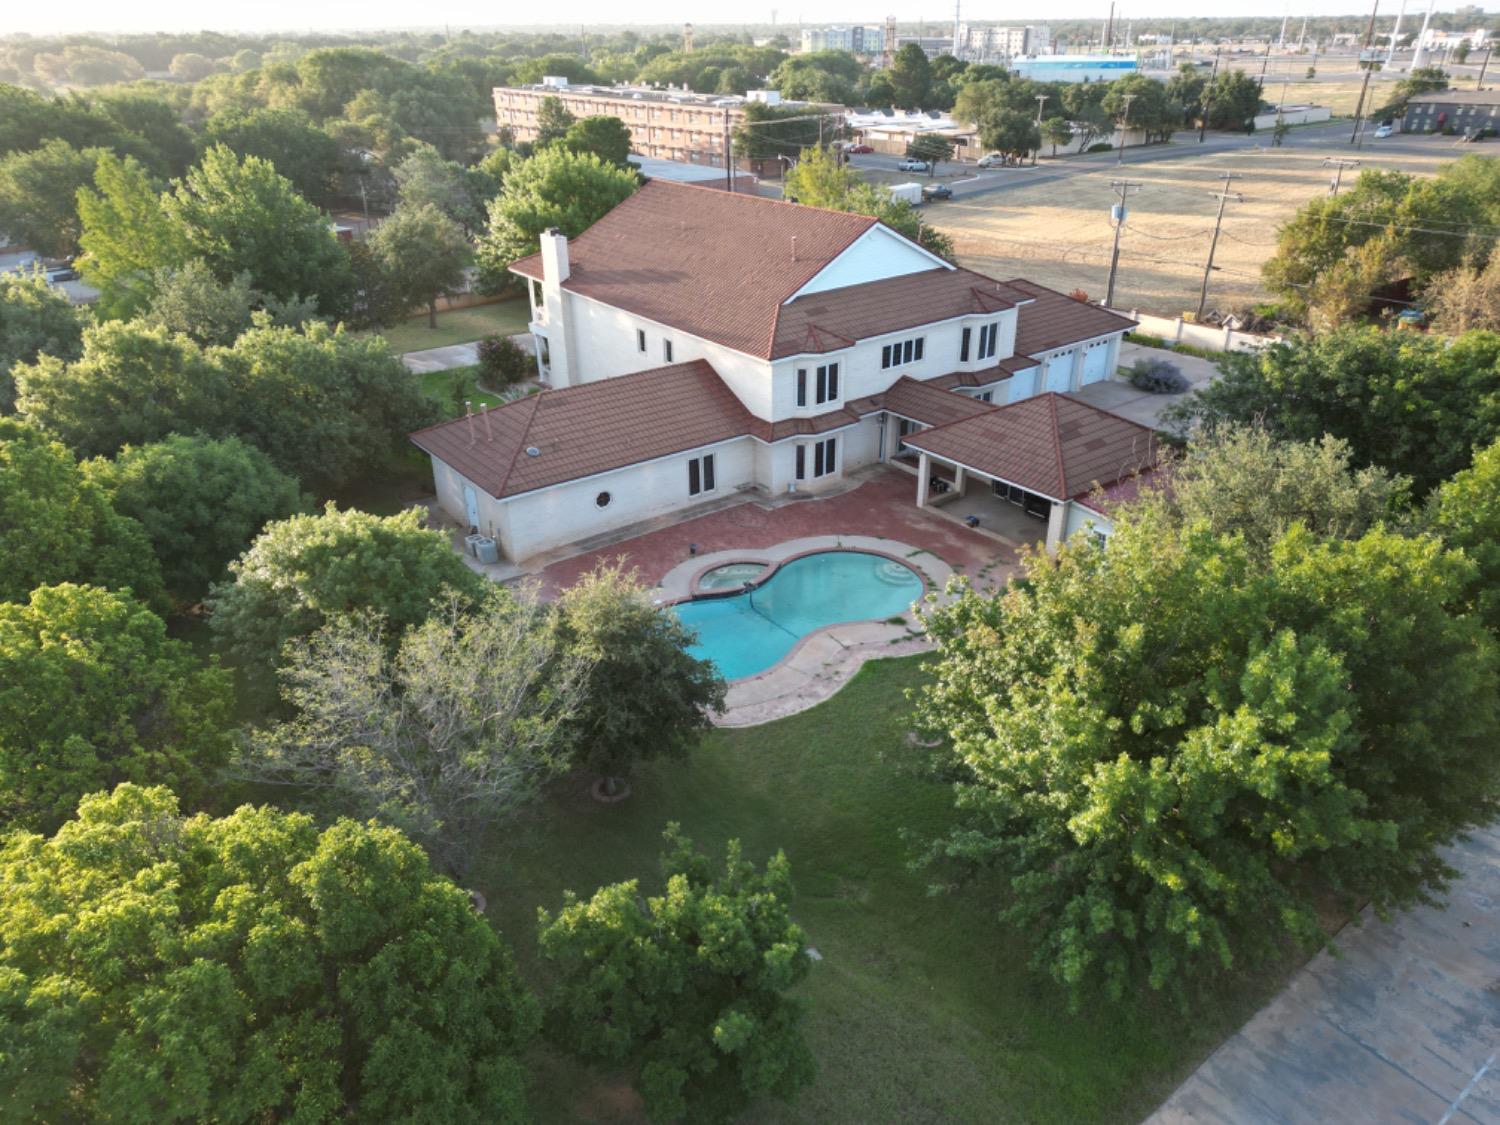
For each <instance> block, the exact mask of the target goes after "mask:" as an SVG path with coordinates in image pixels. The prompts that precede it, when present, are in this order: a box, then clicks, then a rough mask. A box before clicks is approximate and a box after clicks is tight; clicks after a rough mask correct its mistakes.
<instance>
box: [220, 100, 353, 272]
mask: <svg viewBox="0 0 1500 1125" xmlns="http://www.w3.org/2000/svg"><path fill="white" fill-rule="evenodd" d="M202 142H203V147H204V148H205V149H209V148H212V147H213V146H215V145H224V146H225V147H226V148H228V149H231V150H232V151H233V152H235V153H236V154H237V155H239V156H242V157H244V156H258V157H260V158H261V159H262V160H265V161H268V162H269V163H270V164H271V165H272V166H273V167H274V168H275V169H276V171H277V172H279V173H280V174H281V175H283V176H285V177H286V178H287V179H288V180H289V181H291V184H292V186H293V187H294V188H296V189H297V191H298V192H300V193H301V194H302V195H304V196H306V197H307V198H308V199H311V200H314V201H315V202H322V201H325V200H326V199H327V198H328V196H329V193H330V191H331V190H332V189H333V187H334V182H335V178H336V177H337V175H338V172H339V166H340V164H341V163H342V160H343V154H342V153H341V152H340V151H339V145H338V142H337V141H336V140H334V139H333V138H332V137H331V136H329V135H328V134H327V133H326V132H324V131H323V130H322V129H320V128H318V127H317V125H315V124H313V121H312V118H310V117H309V116H308V115H307V114H306V113H304V112H303V111H302V110H300V109H252V110H248V111H247V110H240V109H226V110H224V111H222V112H220V113H216V114H215V115H214V116H213V117H211V118H209V120H208V121H207V122H206V123H205V124H204V126H203V138H202ZM305 295H306V294H304V296H305Z"/></svg>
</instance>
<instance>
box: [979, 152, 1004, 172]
mask: <svg viewBox="0 0 1500 1125" xmlns="http://www.w3.org/2000/svg"><path fill="white" fill-rule="evenodd" d="M1007 163H1008V161H1007V160H1006V158H1005V154H1004V153H1003V152H992V153H990V154H989V155H988V156H981V157H980V158H979V166H980V167H981V168H1004V167H1005V166H1006V164H1007Z"/></svg>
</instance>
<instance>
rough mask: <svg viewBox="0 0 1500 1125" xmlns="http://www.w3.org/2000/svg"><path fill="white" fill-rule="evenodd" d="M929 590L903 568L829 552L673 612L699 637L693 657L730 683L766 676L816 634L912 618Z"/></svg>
mask: <svg viewBox="0 0 1500 1125" xmlns="http://www.w3.org/2000/svg"><path fill="white" fill-rule="evenodd" d="M923 588H924V587H923V583H922V580H921V579H920V578H919V577H917V575H916V572H914V571H913V570H912V569H911V568H910V567H908V566H905V565H903V564H902V563H898V562H894V561H892V560H891V559H886V558H881V557H880V556H879V555H867V554H864V553H862V552H858V551H822V552H820V553H818V554H815V555H804V556H803V557H802V558H800V559H794V560H793V561H791V562H789V563H787V564H786V565H785V566H783V567H781V568H780V569H779V570H777V571H776V573H775V574H773V575H772V576H771V577H770V579H769V580H768V581H767V582H766V583H765V585H763V586H760V587H757V588H756V589H754V590H752V591H749V592H748V593H743V594H735V595H733V596H731V597H720V598H699V599H697V600H695V601H690V602H682V603H680V604H678V605H676V606H673V607H672V608H673V609H674V610H675V611H676V613H677V616H678V617H680V618H681V619H682V623H683V624H684V625H686V626H687V627H688V628H689V629H692V630H693V631H694V632H696V633H697V634H698V643H697V644H695V645H694V646H693V647H692V649H691V650H690V651H691V652H692V653H693V655H695V656H699V657H703V658H706V659H708V660H712V661H713V662H714V663H715V664H716V665H718V668H719V672H720V673H721V674H722V675H723V676H724V678H725V679H726V680H738V679H741V678H742V677H745V676H753V675H755V674H756V673H757V672H764V671H765V670H766V669H767V668H769V667H770V666H771V665H773V664H775V663H776V662H777V661H778V660H780V659H781V658H782V657H783V656H785V655H786V654H787V653H788V652H789V651H790V650H791V648H792V646H793V645H795V644H796V643H797V642H798V641H799V640H801V639H802V638H803V637H805V636H806V635H807V634H808V633H811V632H813V631H814V630H816V629H822V628H824V627H826V626H828V625H838V624H840V623H843V622H848V621H879V620H883V619H884V618H887V617H894V616H896V615H897V614H905V613H906V612H907V610H908V609H909V608H910V606H911V603H912V602H914V601H916V600H917V599H918V598H919V597H921V596H922V592H923Z"/></svg>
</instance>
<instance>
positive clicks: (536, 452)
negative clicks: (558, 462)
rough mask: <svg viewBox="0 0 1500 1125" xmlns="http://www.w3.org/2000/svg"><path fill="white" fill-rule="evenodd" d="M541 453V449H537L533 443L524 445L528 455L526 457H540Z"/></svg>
mask: <svg viewBox="0 0 1500 1125" xmlns="http://www.w3.org/2000/svg"><path fill="white" fill-rule="evenodd" d="M541 455H542V451H541V450H540V449H538V448H537V447H536V446H534V445H528V446H527V447H526V456H528V457H540V456H541Z"/></svg>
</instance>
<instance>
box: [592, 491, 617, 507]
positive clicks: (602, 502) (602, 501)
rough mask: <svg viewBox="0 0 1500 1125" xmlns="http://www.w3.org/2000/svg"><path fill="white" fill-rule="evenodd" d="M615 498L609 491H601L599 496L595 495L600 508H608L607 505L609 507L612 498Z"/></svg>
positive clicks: (596, 503)
mask: <svg viewBox="0 0 1500 1125" xmlns="http://www.w3.org/2000/svg"><path fill="white" fill-rule="evenodd" d="M613 499H614V497H613V496H611V495H610V494H609V493H607V492H601V493H599V495H598V496H595V497H594V503H595V505H597V506H598V507H600V508H607V507H609V502H610V501H611V500H613Z"/></svg>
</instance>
